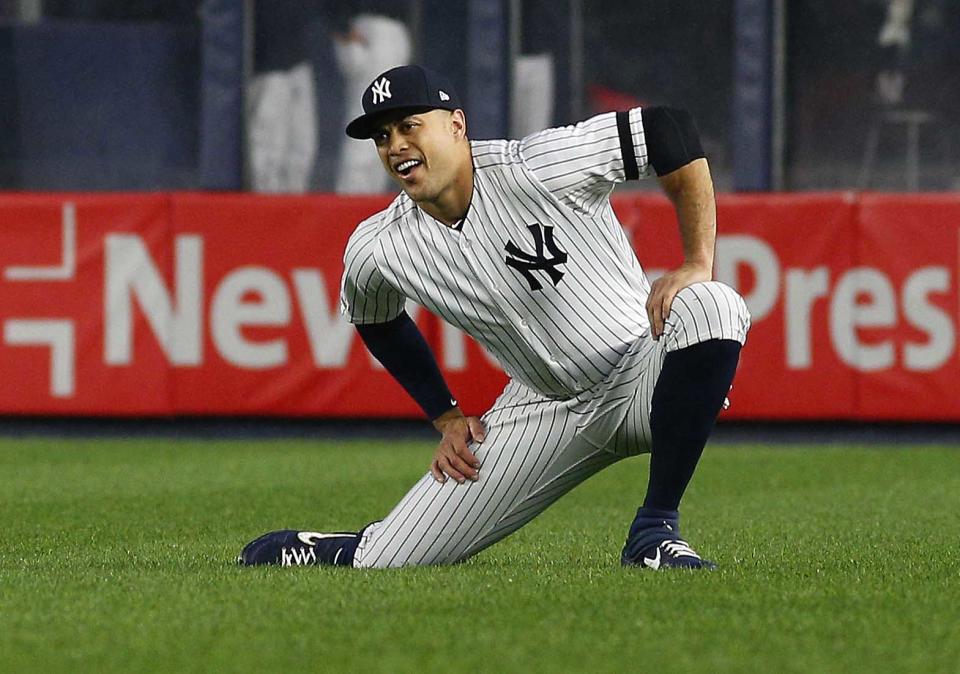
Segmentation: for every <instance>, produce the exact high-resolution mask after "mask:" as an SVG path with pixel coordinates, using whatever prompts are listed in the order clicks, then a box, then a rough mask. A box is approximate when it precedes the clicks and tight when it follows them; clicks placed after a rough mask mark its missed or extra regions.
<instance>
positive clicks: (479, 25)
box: [466, 0, 511, 139]
mask: <svg viewBox="0 0 960 674" xmlns="http://www.w3.org/2000/svg"><path fill="white" fill-rule="evenodd" d="M510 52H511V50H510V15H509V3H508V2H507V0H469V3H468V9H467V73H468V74H467V92H466V99H467V103H466V105H467V111H466V112H467V113H468V114H469V125H468V130H469V132H470V136H471V137H472V138H476V139H483V138H505V137H506V136H507V134H508V133H509V129H510V83H511V76H510V67H511V65H510Z"/></svg>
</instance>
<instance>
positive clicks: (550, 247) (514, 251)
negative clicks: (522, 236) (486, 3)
mask: <svg viewBox="0 0 960 674" xmlns="http://www.w3.org/2000/svg"><path fill="white" fill-rule="evenodd" d="M527 229H529V230H530V233H531V234H533V245H534V247H535V248H536V251H537V254H536V255H530V254H529V253H524V252H523V251H522V250H520V249H519V248H517V246H516V244H514V243H513V241H508V242H507V245H506V246H504V250H506V251H507V257H506V260H505V261H506V263H507V266H509V267H513V268H514V269H516V270H517V271H518V272H520V273H521V274H523V277H524V278H525V279H527V283H529V284H530V290H543V285H542V284H541V283H540V281H539V280H538V279H537V277H536V276H534V275H533V272H535V271H545V272H547V275H548V276H549V277H550V280H551V281H553V285H557V284H558V283H560V279H562V278H563V272H562V271H560V270H559V269H557V265H561V264H564V263H566V261H567V254H566V252H565V251H562V250H560V248H559V247H558V246H557V244H556V242H555V241H554V240H553V227H550V226H547V227H544V226H543V225H541V224H540V223H538V222H535V223H534V224H532V225H527ZM544 245H546V247H547V251H549V253H550V257H546V256H544V254H543V247H544ZM511 256H513V257H511Z"/></svg>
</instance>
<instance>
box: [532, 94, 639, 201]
mask: <svg viewBox="0 0 960 674" xmlns="http://www.w3.org/2000/svg"><path fill="white" fill-rule="evenodd" d="M520 154H521V156H522V157H523V160H524V163H525V164H526V166H527V167H528V168H529V169H530V171H532V172H533V173H534V175H536V177H537V179H538V180H539V181H540V182H541V183H542V184H543V185H544V186H545V187H546V188H547V189H548V190H549V191H550V192H551V193H552V194H553V195H554V196H555V197H557V198H558V199H559V200H560V201H562V202H564V203H566V204H568V205H570V206H572V207H574V208H577V209H579V210H586V211H588V212H592V211H594V210H595V209H596V207H597V206H598V205H599V204H600V203H602V202H603V200H604V199H605V198H606V197H607V196H609V194H610V192H611V191H612V190H613V187H614V185H616V184H617V183H621V182H624V181H625V180H637V179H638V178H640V177H647V176H649V175H650V174H651V170H652V169H651V167H650V164H649V162H648V161H647V145H646V141H645V139H644V134H643V121H642V112H641V109H640V108H634V109H632V110H630V111H629V112H607V113H604V114H602V115H597V116H596V117H591V118H590V119H587V120H585V121H583V122H580V123H579V124H575V125H573V126H564V127H558V128H554V129H546V130H545V131H540V132H538V133H535V134H532V135H530V136H527V137H526V138H524V139H523V140H521V141H520Z"/></svg>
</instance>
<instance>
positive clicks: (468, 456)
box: [430, 407, 486, 484]
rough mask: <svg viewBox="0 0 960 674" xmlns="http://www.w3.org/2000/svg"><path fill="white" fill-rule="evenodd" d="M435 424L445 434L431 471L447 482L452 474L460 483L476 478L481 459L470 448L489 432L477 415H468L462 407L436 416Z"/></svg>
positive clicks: (438, 480) (438, 478) (435, 477)
mask: <svg viewBox="0 0 960 674" xmlns="http://www.w3.org/2000/svg"><path fill="white" fill-rule="evenodd" d="M433 426H434V428H436V429H437V431H439V433H440V434H441V435H442V436H443V437H442V438H441V439H440V443H439V444H438V445H437V449H436V451H435V452H434V455H433V462H432V463H431V464H430V473H431V474H432V475H433V479H434V480H436V481H437V482H441V483H442V482H446V481H447V476H448V475H449V476H450V477H452V478H453V479H454V480H456V481H457V482H458V483H460V484H463V483H464V482H466V481H467V480H471V481H474V482H475V481H476V480H477V478H478V477H479V475H480V473H479V469H480V461H479V460H477V457H476V455H474V453H473V452H472V451H471V450H470V446H469V443H470V442H471V441H475V442H478V443H479V442H483V440H484V437H485V436H486V432H485V431H484V428H483V423H482V422H481V421H480V419H478V418H477V417H467V416H464V414H463V412H462V411H461V410H460V408H459V407H454V408H453V409H451V410H448V411H447V412H444V413H443V414H441V415H440V416H439V417H437V418H436V419H434V420H433Z"/></svg>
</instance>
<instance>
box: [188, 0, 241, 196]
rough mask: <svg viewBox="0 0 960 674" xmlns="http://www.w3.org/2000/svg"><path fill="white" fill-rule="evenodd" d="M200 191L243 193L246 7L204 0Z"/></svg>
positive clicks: (234, 0)
mask: <svg viewBox="0 0 960 674" xmlns="http://www.w3.org/2000/svg"><path fill="white" fill-rule="evenodd" d="M200 18H201V22H202V29H201V34H202V41H201V74H200V152H199V157H198V183H199V184H198V187H200V188H202V189H209V190H239V189H242V188H243V138H244V133H243V87H244V67H243V63H244V37H245V35H244V2H243V0H204V1H203V2H202V3H201V6H200Z"/></svg>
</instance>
